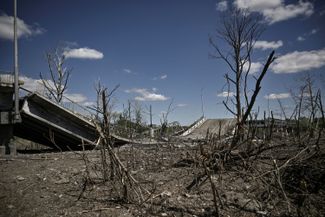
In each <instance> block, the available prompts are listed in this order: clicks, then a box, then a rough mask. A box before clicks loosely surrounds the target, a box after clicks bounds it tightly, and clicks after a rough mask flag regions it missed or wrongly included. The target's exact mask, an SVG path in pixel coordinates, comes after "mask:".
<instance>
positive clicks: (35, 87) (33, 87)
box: [19, 76, 91, 106]
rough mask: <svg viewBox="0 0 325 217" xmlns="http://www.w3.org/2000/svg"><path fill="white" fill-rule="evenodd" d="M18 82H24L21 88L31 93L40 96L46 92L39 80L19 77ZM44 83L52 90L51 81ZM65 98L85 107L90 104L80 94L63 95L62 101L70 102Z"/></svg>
mask: <svg viewBox="0 0 325 217" xmlns="http://www.w3.org/2000/svg"><path fill="white" fill-rule="evenodd" d="M19 80H22V81H23V82H24V85H23V86H22V87H23V88H25V89H27V90H29V91H31V92H38V93H40V94H42V95H45V93H46V92H47V90H46V88H45V87H44V85H43V82H42V80H41V79H33V78H29V77H26V76H20V77H19ZM46 81H47V83H48V84H50V86H51V87H52V88H53V89H54V84H53V82H52V81H51V80H46ZM67 98H68V99H70V100H71V101H73V102H75V103H80V104H83V105H85V104H87V103H88V104H90V103H91V102H87V97H86V96H85V95H83V94H80V93H65V94H64V97H63V99H62V101H63V102H70V101H69V100H68V99H67ZM85 106H86V105H85Z"/></svg>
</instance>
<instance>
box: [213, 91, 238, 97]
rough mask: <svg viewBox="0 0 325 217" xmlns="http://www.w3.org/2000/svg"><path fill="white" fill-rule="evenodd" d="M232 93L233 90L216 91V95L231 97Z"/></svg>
mask: <svg viewBox="0 0 325 217" xmlns="http://www.w3.org/2000/svg"><path fill="white" fill-rule="evenodd" d="M234 95H235V93H234V92H228V91H223V92H222V93H218V94H217V97H232V96H234Z"/></svg>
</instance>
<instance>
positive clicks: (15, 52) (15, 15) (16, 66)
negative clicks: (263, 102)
mask: <svg viewBox="0 0 325 217" xmlns="http://www.w3.org/2000/svg"><path fill="white" fill-rule="evenodd" d="M17 38H18V37H17V0H14V62H15V66H14V67H15V69H14V71H15V78H14V80H15V83H14V87H15V112H14V113H15V116H14V122H15V123H17V122H20V121H21V119H20V114H19V84H18V79H19V74H18V41H17Z"/></svg>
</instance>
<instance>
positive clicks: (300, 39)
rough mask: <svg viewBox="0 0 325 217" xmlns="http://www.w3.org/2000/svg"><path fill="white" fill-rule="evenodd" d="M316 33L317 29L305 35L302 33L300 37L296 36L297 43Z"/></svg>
mask: <svg viewBox="0 0 325 217" xmlns="http://www.w3.org/2000/svg"><path fill="white" fill-rule="evenodd" d="M317 32H318V29H312V30H310V31H309V32H307V33H304V34H303V35H302V36H298V38H297V41H305V40H306V38H307V37H310V36H311V35H315V34H316V33H317Z"/></svg>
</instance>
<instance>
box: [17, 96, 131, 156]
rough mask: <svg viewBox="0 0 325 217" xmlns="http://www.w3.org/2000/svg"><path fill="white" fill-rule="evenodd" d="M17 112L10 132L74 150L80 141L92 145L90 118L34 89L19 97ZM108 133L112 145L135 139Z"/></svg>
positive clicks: (93, 135) (48, 144) (94, 137)
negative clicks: (20, 98) (18, 121)
mask: <svg viewBox="0 0 325 217" xmlns="http://www.w3.org/2000/svg"><path fill="white" fill-rule="evenodd" d="M20 114H21V119H22V122H21V123H19V124H15V125H14V131H13V134H14V135H15V136H18V137H21V138H24V139H28V140H30V141H33V142H37V143H40V144H43V145H46V146H49V147H52V148H57V149H62V150H69V149H73V150H76V149H81V148H82V143H83V144H84V145H85V146H86V147H87V146H88V147H94V146H95V142H96V140H97V138H98V136H97V134H96V130H95V126H94V124H93V123H92V122H90V120H87V119H86V118H85V117H82V116H80V115H78V114H76V113H73V112H72V111H70V110H68V109H66V108H64V107H62V106H60V105H58V104H56V103H54V102H52V101H51V100H49V99H47V98H45V97H43V96H41V95H39V94H37V93H32V94H29V95H27V96H26V97H24V98H23V99H22V100H21V101H20ZM112 137H113V139H114V145H123V144H126V143H137V142H136V141H133V140H129V139H125V138H122V137H119V136H116V135H112Z"/></svg>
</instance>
